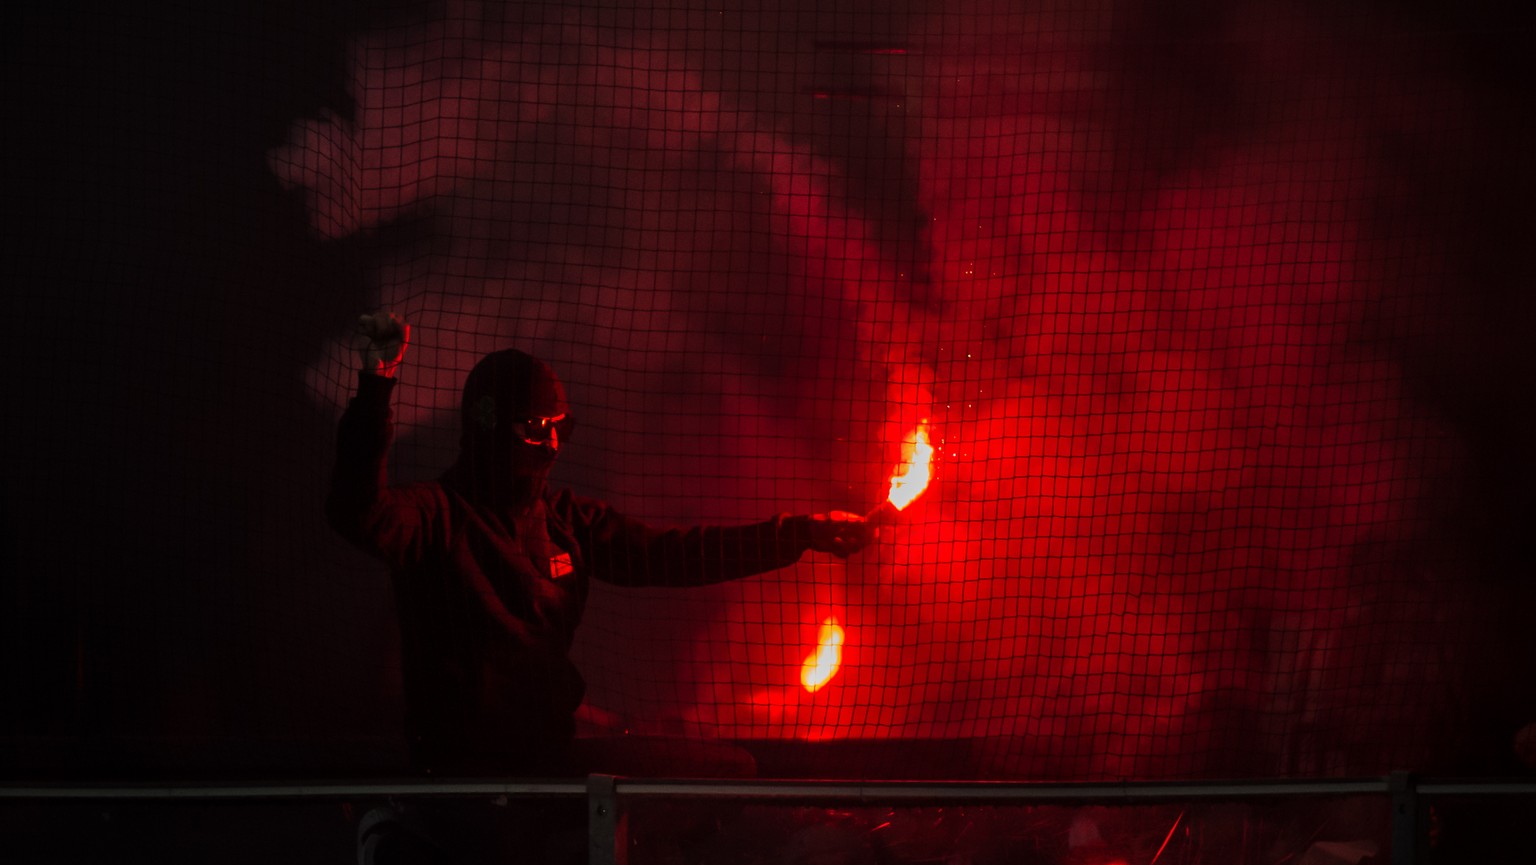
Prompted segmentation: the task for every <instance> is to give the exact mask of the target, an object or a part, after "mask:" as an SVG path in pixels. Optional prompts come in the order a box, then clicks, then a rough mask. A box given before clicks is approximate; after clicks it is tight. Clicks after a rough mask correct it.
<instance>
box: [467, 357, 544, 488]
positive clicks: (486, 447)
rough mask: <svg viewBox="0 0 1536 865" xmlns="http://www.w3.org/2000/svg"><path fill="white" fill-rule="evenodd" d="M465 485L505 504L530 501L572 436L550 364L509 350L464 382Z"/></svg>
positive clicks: (484, 361) (481, 364) (481, 365)
mask: <svg viewBox="0 0 1536 865" xmlns="http://www.w3.org/2000/svg"><path fill="white" fill-rule="evenodd" d="M460 412H461V421H462V423H463V435H462V437H461V438H460V441H459V444H460V450H461V452H460V455H459V464H458V466H456V467H455V469H456V472H458V473H459V474H460V475H461V476H460V477H459V480H460V482H461V484H463V485H465V486H467V487H469V488H470V489H472V490H473V491H474V492H475V493H476V494H477V495H479V496H481V497H484V498H490V499H492V500H496V501H500V502H505V503H518V502H524V503H526V502H528V501H531V500H532V498H533V497H535V496H537V495H538V494H539V493H541V492H543V487H544V479H545V478H546V477H547V476H548V474H549V469H550V466H551V465H553V463H554V461H555V456H556V455H557V454H558V453H559V450H560V446H561V445H562V444H563V443H564V441H565V439H566V438H567V437H568V436H569V434H570V430H571V420H570V406H569V405H567V404H566V401H565V388H564V387H563V386H562V385H561V384H560V378H559V377H558V376H556V375H555V372H554V370H552V369H550V368H549V366H548V365H547V364H545V363H544V362H543V361H540V360H539V359H537V358H535V357H533V356H532V355H529V354H526V353H524V352H521V351H518V350H516V349H507V350H505V351H498V352H495V353H493V354H489V355H486V356H485V357H484V358H483V359H481V361H480V362H479V363H478V364H476V365H475V368H474V369H472V370H470V373H469V377H468V378H466V379H465V380H464V396H463V400H462V403H461V407H460Z"/></svg>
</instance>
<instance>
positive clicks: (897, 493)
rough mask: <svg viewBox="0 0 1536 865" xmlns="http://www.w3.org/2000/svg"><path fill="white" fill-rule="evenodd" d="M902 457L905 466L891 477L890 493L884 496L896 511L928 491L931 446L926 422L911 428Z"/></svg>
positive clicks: (931, 457) (931, 460) (931, 458)
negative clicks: (910, 434)
mask: <svg viewBox="0 0 1536 865" xmlns="http://www.w3.org/2000/svg"><path fill="white" fill-rule="evenodd" d="M902 456H903V457H904V458H905V460H906V465H904V466H903V467H902V469H901V471H900V472H899V473H897V474H895V475H892V476H891V492H890V495H888V496H886V501H889V502H890V503H891V504H892V505H894V506H895V507H896V510H898V511H899V510H902V509H904V508H905V507H906V506H907V505H910V504H912V500H913V499H916V498H917V497H918V496H920V495H922V494H923V490H926V489H928V481H929V479H930V478H931V476H932V472H931V470H932V465H933V444H932V443H931V442H930V441H928V422H927V421H926V420H925V421H923V422H922V423H920V424H918V425H917V426H916V427H913V429H912V437H911V438H910V439H908V440H907V441H906V442H905V443H904V444H903V446H902Z"/></svg>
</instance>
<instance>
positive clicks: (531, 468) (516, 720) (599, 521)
mask: <svg viewBox="0 0 1536 865" xmlns="http://www.w3.org/2000/svg"><path fill="white" fill-rule="evenodd" d="M359 330H360V332H361V333H362V334H363V335H364V336H366V337H367V339H368V345H367V347H366V348H364V349H363V350H362V359H363V369H362V372H361V376H360V381H359V385H358V392H357V395H356V396H355V397H354V398H353V400H352V402H351V403H350V405H349V406H348V407H347V410H346V412H345V414H344V415H343V417H342V420H341V425H340V430H339V436H338V447H337V462H336V470H335V476H334V479H333V484H332V488H331V495H330V498H329V502H328V513H329V518H330V521H331V524H332V525H333V526H334V527H335V528H336V529H337V530H338V531H339V532H340V533H341V534H342V535H343V536H345V537H346V538H347V539H348V540H350V541H352V542H353V543H354V544H357V545H358V546H360V547H362V548H363V549H364V550H366V551H368V552H369V553H371V554H373V555H374V556H377V557H378V558H380V559H382V560H384V561H385V562H387V563H388V564H389V566H390V568H391V569H392V571H393V574H394V579H395V585H396V598H397V603H398V606H399V619H400V628H401V636H402V656H403V666H404V670H403V675H404V686H405V700H406V726H407V733H408V737H409V741H410V747H411V756H412V760H413V761H414V763H415V765H416V768H417V769H418V770H420V771H422V772H430V773H432V774H435V775H439V776H442V775H448V776H465V775H487V774H494V775H555V774H569V773H572V772H573V771H582V770H585V769H587V768H588V767H581V766H578V765H575V764H574V762H573V759H572V754H571V744H572V740H573V735H574V726H575V725H574V715H575V712H576V709H577V707H578V706H579V705H580V704H581V701H582V695H583V691H584V688H585V685H584V682H583V680H582V678H581V675H580V673H579V672H578V671H577V670H576V668H575V666H574V665H573V664H572V663H571V661H570V658H569V657H568V653H569V650H570V648H571V643H572V640H573V638H574V635H575V632H576V627H577V625H578V624H579V623H580V620H581V615H582V610H583V608H584V606H585V603H586V599H587V593H588V588H589V585H590V580H592V579H598V580H603V581H605V582H610V583H614V584H618V585H623V586H701V585H707V584H711V583H717V582H721V581H725V580H733V579H737V578H740V577H745V576H749V575H752V574H759V573H763V572H766V571H771V570H774V569H777V568H782V567H785V566H787V565H790V564H793V563H794V562H795V561H797V560H798V559H799V558H800V557H801V555H802V554H804V553H805V552H806V551H808V550H816V551H822V552H830V553H834V554H837V555H840V556H847V555H849V554H851V553H853V552H856V551H858V550H859V549H862V548H863V547H864V546H865V545H867V544H868V543H870V541H871V540H873V539H874V537H875V532H876V529H875V527H874V525H873V524H871V523H869V522H866V521H865V520H864V519H863V518H862V517H859V516H857V515H854V514H847V513H842V512H833V513H831V514H827V515H813V516H798V517H791V516H782V515H781V516H777V517H774V518H773V519H770V520H767V521H764V522H760V523H753V524H749V525H743V526H734V527H718V526H708V527H696V528H691V529H670V530H660V529H655V528H652V527H649V526H646V525H644V524H642V523H640V522H637V521H635V520H631V519H629V518H627V517H624V516H623V515H621V514H619V513H618V512H617V511H615V510H614V509H613V508H611V507H609V506H608V505H606V504H604V503H602V502H599V501H593V500H590V499H583V498H581V497H578V496H575V495H572V494H571V493H570V492H569V491H565V490H554V489H551V488H550V487H549V485H548V477H549V471H550V468H551V466H552V465H553V463H554V461H555V458H556V456H557V455H558V454H559V452H560V448H561V447H562V446H563V444H564V443H565V441H566V439H567V438H568V437H569V433H570V430H571V418H570V416H569V407H568V406H567V404H566V399H565V391H564V388H563V386H562V385H561V383H560V380H559V378H558V377H557V376H556V375H555V373H554V372H553V371H552V370H551V369H550V368H549V367H548V366H547V365H545V364H544V363H542V362H540V361H539V360H537V359H535V358H533V357H531V356H529V355H527V354H524V353H523V352H520V351H515V350H508V351H500V352H496V353H494V354H491V355H488V356H487V357H485V358H484V359H483V360H481V361H480V362H479V364H478V365H476V366H475V368H474V370H473V371H471V372H470V374H469V376H468V378H467V379H466V380H465V384H464V394H463V402H462V422H463V437H462V439H461V448H460V453H459V457H458V460H457V462H456V463H455V464H454V465H453V467H452V468H450V469H449V470H448V471H447V473H445V474H444V475H443V476H442V477H441V478H440V479H438V480H435V481H428V482H422V483H413V484H405V485H397V486H391V485H390V484H389V483H388V481H387V477H386V472H385V461H386V456H387V452H388V449H389V445H390V440H391V435H392V430H391V410H390V394H391V393H392V391H393V388H394V385H395V373H396V371H397V370H398V369H399V367H400V364H401V362H402V360H403V359H404V356H405V351H406V346H407V345H408V343H409V334H410V330H409V327H408V326H407V325H406V324H405V323H404V322H403V321H401V320H400V319H399V318H397V317H396V316H393V315H390V314H387V313H381V314H378V315H372V316H364V317H363V318H362V319H361V320H360V322H359Z"/></svg>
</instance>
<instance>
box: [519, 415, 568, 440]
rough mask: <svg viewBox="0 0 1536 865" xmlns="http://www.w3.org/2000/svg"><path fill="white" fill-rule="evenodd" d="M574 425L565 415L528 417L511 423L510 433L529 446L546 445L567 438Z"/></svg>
mask: <svg viewBox="0 0 1536 865" xmlns="http://www.w3.org/2000/svg"><path fill="white" fill-rule="evenodd" d="M573 426H575V423H574V422H573V421H572V420H571V419H570V417H568V416H567V415H559V416H557V417H530V418H524V419H523V420H517V421H513V422H512V432H513V433H514V434H516V435H517V436H518V437H520V438H521V439H522V440H523V441H525V442H527V443H528V444H531V445H542V444H548V443H549V442H552V441H557V440H558V439H561V438H568V437H570V434H571V427H573Z"/></svg>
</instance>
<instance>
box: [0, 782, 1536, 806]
mask: <svg viewBox="0 0 1536 865" xmlns="http://www.w3.org/2000/svg"><path fill="white" fill-rule="evenodd" d="M1413 788H1414V792H1416V793H1417V794H1419V795H1424V796H1502V795H1525V796H1531V795H1536V783H1530V782H1501V781H1465V782H1462V781H1457V782H1433V781H1431V782H1427V783H1426V782H1422V781H1420V782H1417V783H1414V784H1413ZM614 790H615V793H616V795H617V796H618V797H620V798H623V797H634V798H640V797H662V798H700V797H711V798H738V799H776V800H860V801H877V800H878V801H967V802H976V801H988V802H1009V801H1015V802H1020V801H1058V802H1062V801H1091V800H1101V801H1103V800H1120V801H1125V800H1141V801H1149V800H1178V799H1234V798H1262V797H1280V796H1355V795H1386V794H1388V793H1389V792H1390V787H1389V785H1388V781H1387V779H1385V778H1376V779H1340V780H1336V781H1335V780H1327V779H1312V780H1306V781H1220V782H1211V783H1199V782H1163V781H1128V782H1121V783H1108V784H1106V783H1084V784H1032V783H1012V782H987V781H971V782H966V781H956V782H910V781H905V782H904V781H871V782H858V781H761V780H760V781H712V780H655V779H637V780H631V779H625V778H618V779H615V782H614ZM587 792H588V788H587V783H586V780H585V779H583V780H581V781H527V782H524V781H432V782H420V781H399V782H385V783H365V784H359V783H319V782H317V783H308V784H195V783H185V784H180V783H165V784H83V785H63V784H58V785H54V784H37V783H32V784H0V800H4V799H140V800H157V799H159V800H197V799H337V798H366V797H387V796H487V795H489V796H499V795H505V796H522V797H549V798H572V799H576V798H582V797H585V796H586V795H587Z"/></svg>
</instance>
